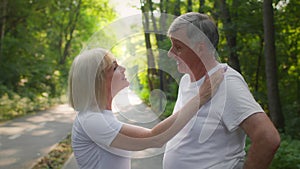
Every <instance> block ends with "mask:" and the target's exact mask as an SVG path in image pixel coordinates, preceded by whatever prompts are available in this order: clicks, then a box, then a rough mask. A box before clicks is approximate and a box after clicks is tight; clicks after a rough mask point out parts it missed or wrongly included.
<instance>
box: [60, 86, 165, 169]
mask: <svg viewBox="0 0 300 169" xmlns="http://www.w3.org/2000/svg"><path fill="white" fill-rule="evenodd" d="M116 103H118V104H116ZM113 105H114V107H113V109H114V110H115V111H116V112H118V113H116V114H115V115H116V116H117V118H118V119H119V120H120V121H123V122H126V123H130V124H135V125H139V126H143V127H148V128H150V127H153V126H154V125H155V124H157V123H158V122H160V120H159V118H158V115H157V114H155V113H154V112H153V111H152V110H151V109H150V108H149V107H147V106H146V105H145V104H143V103H142V101H141V100H140V99H139V98H138V97H137V96H136V95H135V94H134V93H133V92H131V91H130V90H123V91H122V92H121V93H119V94H118V95H117V96H116V98H115V102H114V104H113ZM163 150H164V148H161V149H155V148H153V149H147V150H144V151H138V152H134V153H133V158H132V161H131V168H132V169H162V158H163ZM63 169H78V167H77V164H76V160H75V158H74V155H73V154H72V155H71V157H70V158H69V160H68V161H67V162H66V164H65V166H64V167H63Z"/></svg>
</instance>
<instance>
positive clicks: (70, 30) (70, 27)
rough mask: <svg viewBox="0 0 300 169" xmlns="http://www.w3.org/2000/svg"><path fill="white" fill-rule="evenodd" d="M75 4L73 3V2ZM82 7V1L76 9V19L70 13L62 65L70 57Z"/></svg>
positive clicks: (61, 60)
mask: <svg viewBox="0 0 300 169" xmlns="http://www.w3.org/2000/svg"><path fill="white" fill-rule="evenodd" d="M72 3H73V2H72ZM80 6H81V0H79V1H78V4H77V6H76V8H75V11H74V13H75V16H74V19H73V14H72V13H70V20H69V23H68V25H67V27H66V32H65V40H66V44H65V46H64V49H63V50H64V52H63V55H62V58H61V59H60V62H59V63H60V64H61V65H63V64H64V63H65V61H66V59H67V57H68V55H69V50H70V47H71V42H72V39H73V33H74V30H75V28H76V24H77V21H78V17H79V14H80ZM70 9H71V5H70Z"/></svg>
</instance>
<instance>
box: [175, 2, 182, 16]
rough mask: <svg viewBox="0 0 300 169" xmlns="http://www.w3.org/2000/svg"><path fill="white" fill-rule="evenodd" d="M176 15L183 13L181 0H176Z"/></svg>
mask: <svg viewBox="0 0 300 169" xmlns="http://www.w3.org/2000/svg"><path fill="white" fill-rule="evenodd" d="M174 15H175V16H179V15H181V12H180V0H176V1H175V5H174Z"/></svg>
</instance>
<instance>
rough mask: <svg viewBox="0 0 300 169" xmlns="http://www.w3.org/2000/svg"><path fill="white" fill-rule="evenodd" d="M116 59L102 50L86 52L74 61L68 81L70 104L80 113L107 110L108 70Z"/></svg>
mask: <svg viewBox="0 0 300 169" xmlns="http://www.w3.org/2000/svg"><path fill="white" fill-rule="evenodd" d="M113 61H114V58H113V56H112V54H111V53H109V52H108V51H107V50H105V49H102V48H95V49H91V50H86V51H84V52H82V53H81V54H79V55H78V56H76V58H75V59H74V61H73V63H72V66H71V69H70V72H69V79H68V99H69V104H70V105H71V106H72V107H73V108H74V109H75V110H76V111H79V112H84V111H88V110H90V111H99V110H104V109H105V108H106V101H107V100H106V99H107V91H106V86H105V78H106V74H105V72H106V70H107V69H109V68H110V67H111V66H112V62H113Z"/></svg>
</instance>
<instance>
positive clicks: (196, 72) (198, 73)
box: [190, 60, 219, 82]
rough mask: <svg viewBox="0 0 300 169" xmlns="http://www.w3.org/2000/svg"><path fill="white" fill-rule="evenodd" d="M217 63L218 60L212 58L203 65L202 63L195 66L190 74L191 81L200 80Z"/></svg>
mask: <svg viewBox="0 0 300 169" xmlns="http://www.w3.org/2000/svg"><path fill="white" fill-rule="evenodd" d="M218 64H219V62H217V61H216V60H214V61H212V62H210V63H206V64H205V66H204V64H201V65H199V66H198V67H197V68H195V69H193V70H192V74H190V77H191V82H195V81H198V80H200V79H201V78H202V77H204V76H205V74H206V73H207V72H209V71H210V70H211V69H213V68H214V67H216V66H217V65H218Z"/></svg>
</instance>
